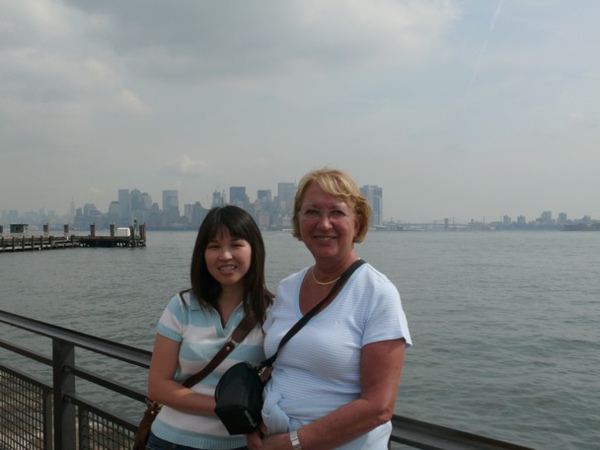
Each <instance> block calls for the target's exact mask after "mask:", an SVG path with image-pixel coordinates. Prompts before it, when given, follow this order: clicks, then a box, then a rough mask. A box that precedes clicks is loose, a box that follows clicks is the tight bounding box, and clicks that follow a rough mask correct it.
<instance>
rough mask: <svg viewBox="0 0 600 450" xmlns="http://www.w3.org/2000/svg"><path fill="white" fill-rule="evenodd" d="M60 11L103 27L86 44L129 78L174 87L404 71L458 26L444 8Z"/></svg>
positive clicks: (306, 5)
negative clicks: (109, 54)
mask: <svg viewBox="0 0 600 450" xmlns="http://www.w3.org/2000/svg"><path fill="white" fill-rule="evenodd" d="M65 3H66V4H68V5H70V6H71V7H72V8H75V9H79V10H81V11H83V12H84V13H86V14H88V15H89V17H94V18H99V17H101V18H102V19H101V20H99V19H96V20H94V21H93V23H94V24H95V26H93V27H90V30H89V31H90V33H89V35H90V36H91V39H93V40H94V41H96V42H98V43H102V44H104V43H107V44H108V45H110V46H111V47H112V48H113V49H114V51H115V52H117V53H118V54H119V55H121V56H122V57H123V59H124V61H125V62H126V64H127V66H128V67H129V69H130V70H131V71H132V72H134V73H135V74H136V75H138V76H141V77H144V78H147V79H155V80H162V81H164V82H173V83H174V82H178V83H180V82H186V83H206V82H218V83H224V82H226V81H229V82H232V83H233V82H234V83H239V82H240V81H239V80H240V79H251V80H254V81H255V82H257V80H262V81H263V82H264V83H268V82H269V81H272V79H273V78H275V79H277V78H287V77H303V76H309V77H313V76H321V75H323V74H325V73H328V72H329V71H331V70H347V69H351V68H353V67H360V66H364V65H367V66H368V65H370V64H374V63H376V62H377V63H381V62H385V63H386V64H390V65H394V66H398V65H400V66H403V65H404V66H406V65H411V64H413V63H414V62H415V61H419V60H421V59H422V58H423V57H424V55H428V54H433V52H434V50H435V48H436V45H437V44H438V43H439V42H440V40H441V39H440V38H441V35H442V34H443V32H444V30H446V29H447V27H448V26H449V25H450V24H451V23H452V22H453V21H454V20H456V18H457V10H456V8H455V7H454V6H453V3H452V2H450V1H448V0H438V1H430V2H421V1H408V2H397V1H395V0H370V1H366V0H347V1H328V2H323V1H320V0H302V1H290V2H281V1H278V0H277V1H272V0H271V1H261V2H239V3H235V6H232V5H233V4H231V3H230V4H228V5H223V4H221V3H220V2H200V1H194V2H174V3H171V4H170V5H171V7H169V8H165V7H164V4H163V3H162V2H156V1H144V2H141V3H140V2H139V1H128V2H122V1H114V0H113V1H111V0H105V1H102V2H96V1H82V0H65ZM91 22H92V20H91V19H90V23H91ZM250 85H252V83H250Z"/></svg>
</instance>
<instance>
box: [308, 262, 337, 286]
mask: <svg viewBox="0 0 600 450" xmlns="http://www.w3.org/2000/svg"><path fill="white" fill-rule="evenodd" d="M310 273H311V275H312V279H313V280H314V281H315V283H317V284H319V285H321V286H327V285H328V284H333V283H335V282H336V281H337V280H339V279H340V277H337V278H334V279H333V280H331V281H319V280H317V277H315V268H314V266H313V268H312V270H311V271H310Z"/></svg>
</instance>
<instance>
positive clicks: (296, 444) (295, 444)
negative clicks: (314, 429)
mask: <svg viewBox="0 0 600 450" xmlns="http://www.w3.org/2000/svg"><path fill="white" fill-rule="evenodd" d="M290 441H291V442H292V448H293V449H294V450H302V446H301V445H300V439H298V431H297V430H293V431H290Z"/></svg>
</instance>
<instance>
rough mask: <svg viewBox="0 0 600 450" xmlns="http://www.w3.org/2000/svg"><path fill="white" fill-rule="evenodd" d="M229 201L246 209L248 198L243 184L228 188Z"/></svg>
mask: <svg viewBox="0 0 600 450" xmlns="http://www.w3.org/2000/svg"><path fill="white" fill-rule="evenodd" d="M229 203H230V204H231V205H235V206H239V207H240V208H242V209H248V204H249V203H250V199H249V198H248V196H247V195H246V187H245V186H231V187H230V188H229Z"/></svg>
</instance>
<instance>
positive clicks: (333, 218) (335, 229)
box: [299, 182, 360, 264]
mask: <svg viewBox="0 0 600 450" xmlns="http://www.w3.org/2000/svg"><path fill="white" fill-rule="evenodd" d="M299 221H300V238H301V240H302V242H304V244H305V245H306V247H307V248H308V250H309V251H310V252H311V253H312V255H313V256H314V258H315V260H316V262H317V263H319V262H323V263H324V262H327V263H331V264H343V263H344V262H345V261H346V260H349V259H351V258H353V255H354V238H355V237H356V235H357V233H358V230H359V229H360V226H359V221H358V218H357V217H356V214H354V211H353V209H352V208H351V207H350V206H348V205H347V204H346V203H345V202H344V201H343V200H341V199H339V198H335V197H333V196H331V195H329V194H327V193H326V192H325V191H324V190H323V189H322V188H321V186H319V184H318V183H314V182H313V183H311V184H310V185H309V186H308V187H307V188H306V191H305V192H304V197H303V199H302V204H301V208H300V215H299Z"/></svg>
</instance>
